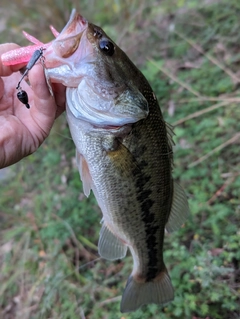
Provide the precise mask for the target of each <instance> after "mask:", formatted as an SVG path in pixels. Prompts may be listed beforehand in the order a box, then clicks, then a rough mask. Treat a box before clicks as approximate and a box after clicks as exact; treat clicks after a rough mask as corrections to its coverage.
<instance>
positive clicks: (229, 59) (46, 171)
mask: <svg viewBox="0 0 240 319" xmlns="http://www.w3.org/2000/svg"><path fill="white" fill-rule="evenodd" d="M73 7H75V8H76V9H77V10H78V11H79V12H81V14H82V15H83V16H84V17H86V18H87V19H88V20H90V21H91V22H93V23H94V24H97V25H100V26H101V27H103V29H104V30H105V31H106V32H107V33H108V34H109V35H110V36H111V37H112V38H113V39H114V41H115V42H117V43H118V44H119V45H120V46H121V48H122V49H124V50H125V52H126V53H127V54H128V55H129V56H130V58H131V59H132V60H133V61H134V63H135V64H136V65H137V66H138V67H139V68H140V69H141V70H142V72H143V73H144V74H145V76H146V77H147V79H148V80H149V82H150V84H151V85H152V87H153V89H154V91H155V94H156V96H157V97H158V99H159V103H160V107H161V109H162V111H163V114H164V117H165V119H166V121H167V122H168V123H170V124H171V125H173V126H175V130H174V131H175V134H176V136H175V137H174V140H175V143H176V145H175V148H174V149H175V157H174V159H175V161H174V163H175V168H174V176H175V178H176V179H177V180H178V181H179V182H180V183H181V185H182V186H183V187H184V189H185V191H186V193H187V196H188V198H189V205H190V209H191V215H190V216H189V219H188V220H187V221H186V223H185V225H184V226H183V227H182V228H181V229H180V230H179V231H177V232H175V233H173V234H170V235H169V234H167V235H166V240H165V246H164V256H165V260H166V265H167V267H168V269H169V272H170V276H171V278H172V282H173V286H174V288H175V300H174V301H173V302H172V303H170V304H168V305H166V306H164V307H160V306H157V305H149V306H144V307H143V308H142V309H141V310H138V311H136V312H135V313H132V314H124V315H123V314H121V313H120V311H119V305H120V300H121V295H122V292H123V289H124V287H125V283H126V280H127V278H128V276H129V274H130V272H131V269H132V258H131V256H130V254H128V256H127V257H126V258H125V259H123V260H121V261H116V262H110V261H106V260H102V259H100V258H99V257H98V253H97V242H98V237H99V231H100V220H101V213H100V210H99V208H98V206H97V203H96V201H95V199H94V197H93V196H92V195H91V196H90V197H89V198H85V196H84V195H83V192H82V184H81V182H80V179H79V174H78V171H77V168H76V163H75V147H74V145H73V142H72V140H71V137H70V134H69V131H68V127H67V124H66V119H65V115H62V116H61V117H60V118H59V119H58V120H57V121H56V123H55V125H54V128H53V130H52V133H51V135H50V137H49V138H48V139H47V141H46V142H45V143H44V144H43V145H42V146H41V147H40V149H39V150H38V151H37V152H36V153H34V154H33V155H31V156H29V157H28V158H26V159H24V160H22V161H21V162H20V163H18V164H16V165H13V166H12V167H9V168H7V169H3V170H0V194H1V195H0V318H4V319H15V318H21V319H30V318H31V319H40V318H41V319H46V318H49V319H50V318H54V319H55V318H58V319H70V318H71V319H74V318H81V319H85V318H88V319H99V318H104V319H105V318H106V319H116V318H119V319H151V318H161V319H170V318H171V319H176V318H181V319H188V318H189V319H237V318H238V319H239V318H240V249H239V248H240V230H239V226H240V68H239V67H240V32H239V30H240V19H239V16H240V2H239V1H238V0H235V1H234V0H221V1H220V0H219V1H214V0H205V1H197V0H188V1H187V0H162V1H154V0H125V1H119V0H112V1H110V0H105V1H97V0H82V1H74V0H72V1H71V0H69V1H67V0H66V1H63V0H62V1H60V0H52V1H50V0H49V1H47V0H42V1H41V2H40V1H39V2H34V4H33V2H32V1H30V0H21V1H16V0H15V1H11V2H10V1H6V0H1V6H0V42H1V43H4V42H16V43H18V44H20V45H23V46H24V45H28V41H27V40H26V39H24V37H23V35H22V33H21V31H22V30H25V31H27V32H29V33H30V34H32V35H33V36H35V37H36V38H38V39H39V40H41V41H42V42H48V41H50V40H51V39H52V38H53V36H52V34H51V32H50V30H49V25H50V24H52V25H54V27H55V28H56V29H57V30H59V31H60V30H61V29H62V28H63V27H64V26H65V23H66V22H67V20H68V18H69V15H70V12H71V9H72V8H73ZM153 151H154V150H153Z"/></svg>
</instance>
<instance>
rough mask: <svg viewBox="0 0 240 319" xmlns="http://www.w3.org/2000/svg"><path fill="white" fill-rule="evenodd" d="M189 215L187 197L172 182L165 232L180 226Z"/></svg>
mask: <svg viewBox="0 0 240 319" xmlns="http://www.w3.org/2000/svg"><path fill="white" fill-rule="evenodd" d="M188 215H189V207H188V201H187V197H186V195H185V193H184V190H183V189H182V187H181V186H180V185H179V184H178V183H176V182H175V181H174V183H173V201H172V208H171V212H170V215H169V218H168V221H167V224H166V230H167V231H168V232H172V231H174V230H177V229H178V228H180V227H181V226H182V224H183V223H184V222H185V220H186V219H187V217H188Z"/></svg>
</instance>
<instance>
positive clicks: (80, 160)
mask: <svg viewBox="0 0 240 319" xmlns="http://www.w3.org/2000/svg"><path fill="white" fill-rule="evenodd" d="M76 160H77V167H78V170H79V174H80V177H81V180H82V183H83V192H84V195H85V196H87V197H88V196H89V194H90V191H91V188H92V186H91V185H92V178H91V175H90V173H89V169H88V164H87V162H86V160H85V158H84V157H83V156H82V155H81V154H80V153H79V152H78V151H76Z"/></svg>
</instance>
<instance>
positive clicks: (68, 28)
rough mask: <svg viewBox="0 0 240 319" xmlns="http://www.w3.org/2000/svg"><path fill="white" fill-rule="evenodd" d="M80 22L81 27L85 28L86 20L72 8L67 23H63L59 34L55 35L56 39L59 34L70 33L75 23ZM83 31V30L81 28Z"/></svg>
mask: <svg viewBox="0 0 240 319" xmlns="http://www.w3.org/2000/svg"><path fill="white" fill-rule="evenodd" d="M77 22H80V24H81V26H82V28H84V29H85V28H86V27H87V25H88V21H87V20H86V19H85V18H84V17H83V16H81V15H80V14H79V13H77V11H76V9H73V10H72V12H71V15H70V18H69V20H68V22H67V24H66V25H65V27H64V28H63V29H62V31H61V33H60V34H59V36H58V37H57V39H60V38H61V36H62V35H63V34H65V33H71V32H73V31H74V30H75V27H76V25H75V24H76V23H77ZM82 31H83V30H82Z"/></svg>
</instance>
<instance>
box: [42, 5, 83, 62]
mask: <svg viewBox="0 0 240 319" xmlns="http://www.w3.org/2000/svg"><path fill="white" fill-rule="evenodd" d="M87 27H88V21H87V20H86V19H85V18H84V17H83V16H81V15H80V14H79V13H77V11H76V9H73V10H72V13H71V15H70V18H69V20H68V22H67V24H66V25H65V27H64V28H63V30H62V31H61V32H60V34H59V35H58V36H57V37H56V39H55V40H54V41H52V43H51V45H50V46H49V47H48V48H47V49H46V51H45V52H44V58H45V66H46V68H54V67H58V66H60V65H63V64H68V61H67V58H68V57H71V56H72V55H73V54H74V53H75V51H76V50H77V49H78V47H79V45H80V42H81V38H82V36H83V34H84V33H85V31H86V30H87Z"/></svg>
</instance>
